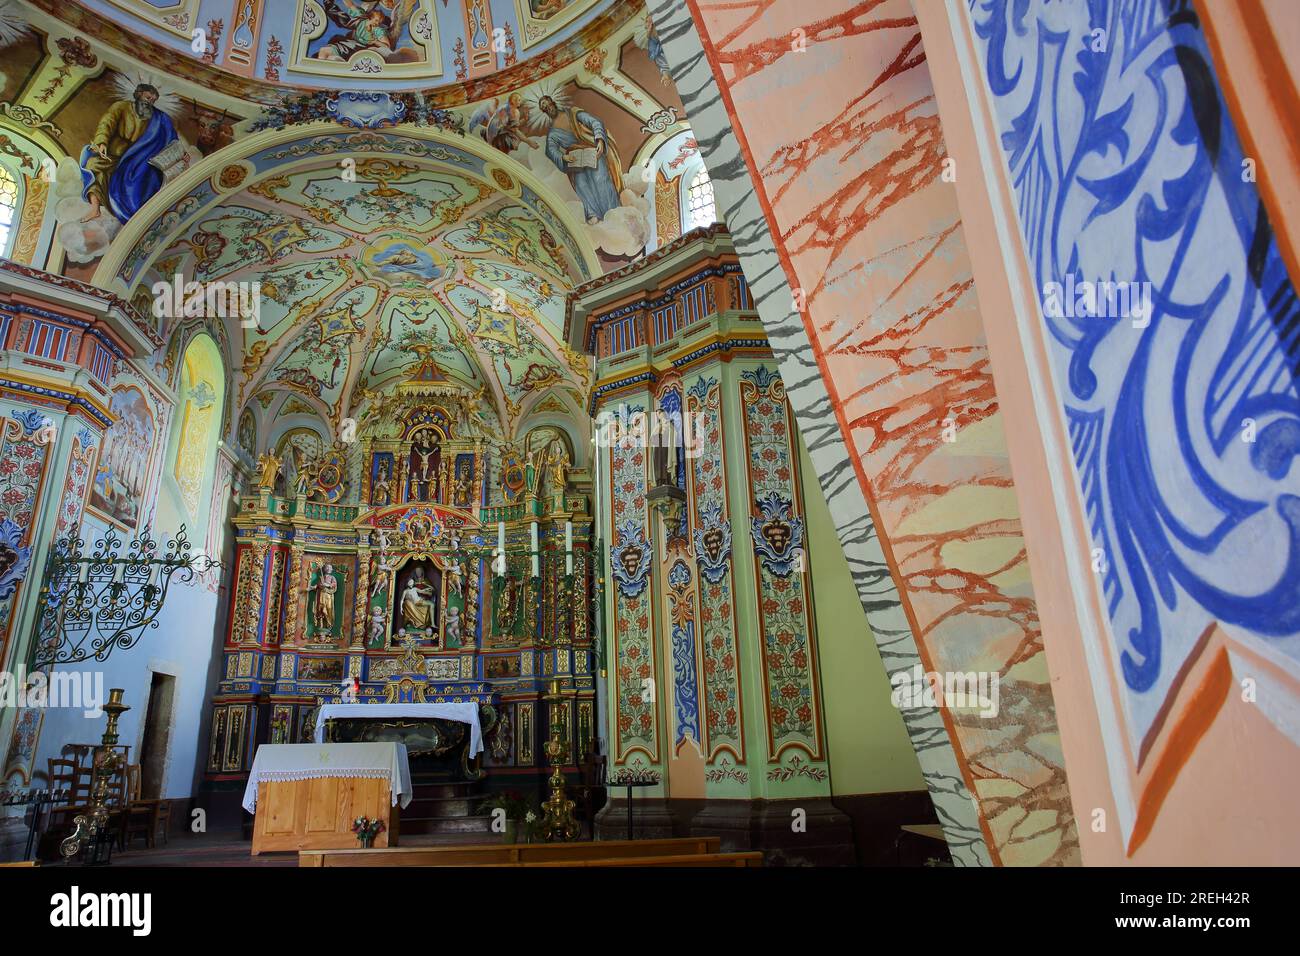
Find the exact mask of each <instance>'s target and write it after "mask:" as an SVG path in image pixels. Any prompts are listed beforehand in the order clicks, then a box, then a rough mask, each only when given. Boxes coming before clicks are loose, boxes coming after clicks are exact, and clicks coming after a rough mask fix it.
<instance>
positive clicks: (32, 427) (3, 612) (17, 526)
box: [0, 408, 57, 661]
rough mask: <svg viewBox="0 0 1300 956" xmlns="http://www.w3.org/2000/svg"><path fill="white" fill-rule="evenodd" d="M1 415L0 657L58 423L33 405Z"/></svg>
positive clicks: (24, 568)
mask: <svg viewBox="0 0 1300 956" xmlns="http://www.w3.org/2000/svg"><path fill="white" fill-rule="evenodd" d="M10 414H11V416H12V417H9V418H4V419H0V535H3V539H4V545H5V547H4V553H5V554H6V555H12V557H10V558H9V559H8V560H7V562H6V564H7V566H5V567H2V568H0V595H3V597H0V661H3V660H4V659H5V656H6V654H7V651H8V641H9V634H10V630H11V628H12V626H13V613H14V609H15V608H16V607H17V601H18V591H19V589H20V588H21V586H22V584H23V583H24V577H25V576H29V575H26V572H27V570H28V569H29V565H28V562H29V560H30V556H31V555H30V547H31V543H32V542H31V526H32V521H33V518H34V516H35V515H36V514H37V513H38V512H37V508H38V507H39V505H40V500H41V493H42V488H43V485H44V482H45V472H46V465H47V463H48V458H49V451H50V447H51V445H52V443H53V441H54V440H55V438H56V437H57V433H56V431H55V426H54V425H53V424H52V423H51V421H50V419H48V418H47V417H46V416H45V415H43V414H41V413H40V412H38V411H36V410H35V409H21V408H16V409H13V410H12V411H11V412H10Z"/></svg>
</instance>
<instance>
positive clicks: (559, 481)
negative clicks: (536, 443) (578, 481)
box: [546, 438, 570, 492]
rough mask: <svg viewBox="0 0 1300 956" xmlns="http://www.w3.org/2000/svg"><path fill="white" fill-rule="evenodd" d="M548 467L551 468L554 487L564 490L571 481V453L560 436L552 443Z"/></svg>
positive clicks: (558, 490)
mask: <svg viewBox="0 0 1300 956" xmlns="http://www.w3.org/2000/svg"><path fill="white" fill-rule="evenodd" d="M546 467H547V468H549V469H550V470H551V486H552V489H553V490H554V491H556V492H562V491H564V488H565V486H566V485H567V484H568V483H569V467H570V465H569V453H568V451H567V450H566V449H565V447H564V443H563V442H562V441H560V440H559V439H558V438H557V439H556V440H555V441H554V442H552V443H551V453H550V455H549V456H547V459H546Z"/></svg>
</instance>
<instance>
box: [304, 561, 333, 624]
mask: <svg viewBox="0 0 1300 956" xmlns="http://www.w3.org/2000/svg"><path fill="white" fill-rule="evenodd" d="M338 589H339V582H338V579H337V578H335V577H334V565H332V564H327V565H325V567H323V568H321V571H320V574H319V576H317V578H316V583H315V584H313V585H312V586H311V587H309V588H308V589H307V590H308V592H315V594H316V601H315V603H314V604H313V605H312V609H311V624H312V627H313V628H314V629H315V630H316V631H318V632H319V631H327V632H328V631H330V630H332V629H333V627H334V595H335V594H336V593H337V592H338Z"/></svg>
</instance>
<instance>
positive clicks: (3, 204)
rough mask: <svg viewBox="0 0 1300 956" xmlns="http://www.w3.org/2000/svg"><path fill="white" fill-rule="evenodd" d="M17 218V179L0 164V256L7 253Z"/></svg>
mask: <svg viewBox="0 0 1300 956" xmlns="http://www.w3.org/2000/svg"><path fill="white" fill-rule="evenodd" d="M17 220H18V180H17V179H16V178H15V177H14V174H13V173H11V172H10V171H9V170H8V169H7V168H6V167H5V166H3V165H0V256H7V255H9V247H10V246H11V245H12V244H13V233H14V223H15V222H17Z"/></svg>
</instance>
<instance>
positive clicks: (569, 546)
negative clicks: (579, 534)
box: [564, 521, 573, 574]
mask: <svg viewBox="0 0 1300 956" xmlns="http://www.w3.org/2000/svg"><path fill="white" fill-rule="evenodd" d="M564 573H565V574H572V573H573V522H572V521H566V522H564Z"/></svg>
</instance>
